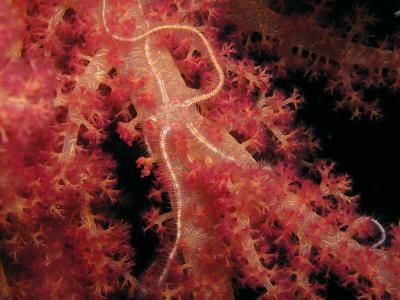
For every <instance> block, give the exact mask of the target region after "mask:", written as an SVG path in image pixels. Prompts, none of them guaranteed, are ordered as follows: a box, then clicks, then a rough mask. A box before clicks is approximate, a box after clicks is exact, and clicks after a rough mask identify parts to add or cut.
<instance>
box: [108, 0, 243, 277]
mask: <svg viewBox="0 0 400 300" xmlns="http://www.w3.org/2000/svg"><path fill="white" fill-rule="evenodd" d="M138 4H139V9H140V11H141V13H143V9H142V5H141V3H140V1H138ZM106 10H107V0H103V6H102V21H103V26H104V28H105V31H106V32H107V33H108V34H109V35H111V37H112V38H113V39H115V40H117V41H120V42H130V43H133V42H138V41H140V40H143V39H144V40H145V45H144V52H145V56H146V59H147V63H148V65H149V67H150V70H151V72H152V74H153V75H154V77H155V78H156V81H157V86H158V90H159V91H158V92H159V93H160V95H161V101H162V106H161V107H160V108H159V109H158V112H157V113H156V114H154V115H150V116H149V117H148V119H149V120H151V121H152V122H159V123H161V125H158V126H159V127H160V128H161V130H160V135H159V148H160V152H161V159H162V161H163V162H164V164H165V166H166V169H167V171H168V173H169V176H170V179H171V183H172V190H173V191H172V193H171V194H173V195H174V197H175V202H176V219H175V221H176V238H175V242H174V245H173V247H172V250H171V251H170V253H169V255H168V259H167V263H166V265H165V268H164V269H163V271H162V273H161V275H160V277H159V279H158V285H161V284H162V283H163V281H164V279H165V277H166V275H167V273H168V269H169V266H170V264H171V261H172V260H173V259H174V257H175V255H176V253H177V251H178V244H179V242H180V240H181V235H182V228H181V221H182V220H181V218H182V203H183V201H184V200H183V199H182V197H183V196H182V195H183V193H182V189H181V184H180V182H179V180H178V176H177V174H176V171H175V168H174V166H173V164H172V162H171V158H170V155H169V153H168V150H167V139H168V136H169V135H170V134H171V131H172V130H173V129H178V130H180V129H187V130H188V131H189V133H190V134H191V135H192V136H193V137H194V138H195V139H196V140H197V142H198V143H200V144H202V145H204V146H205V147H206V148H207V149H208V150H209V151H211V152H212V153H214V154H215V155H218V156H219V157H221V158H222V159H224V160H228V161H235V158H234V157H233V156H231V155H229V154H227V153H225V152H224V151H223V150H221V149H219V147H218V146H216V145H214V144H213V143H211V142H210V141H208V140H207V138H206V137H205V136H203V135H202V134H201V133H200V130H199V129H198V128H197V126H196V124H194V123H193V122H192V121H191V120H189V118H188V115H189V113H188V111H189V110H190V109H193V106H194V104H196V103H199V102H201V101H205V100H207V99H210V98H212V97H214V96H215V95H217V94H218V93H219V91H220V90H221V89H222V86H223V84H224V73H223V70H222V68H221V66H220V65H219V63H218V61H217V59H216V57H215V54H214V52H213V50H212V47H211V45H210V44H209V42H208V41H207V39H206V37H205V36H204V35H203V34H202V33H201V32H200V31H199V30H198V29H197V28H195V27H192V26H187V25H179V24H174V25H162V26H157V27H154V28H151V29H150V25H149V23H148V22H147V21H145V23H146V27H147V31H146V32H145V33H143V34H141V35H139V36H136V37H133V38H126V37H121V36H119V35H117V34H115V33H112V32H111V30H110V29H109V27H108V25H107V20H106ZM170 30H176V31H187V32H190V33H193V34H195V35H196V36H197V37H198V38H199V39H200V41H201V42H202V43H203V45H204V47H205V49H206V52H207V54H208V56H209V58H210V60H211V62H212V64H213V65H214V68H215V70H216V73H217V77H218V83H217V85H216V87H215V88H213V89H212V90H211V91H210V92H208V93H204V94H202V95H198V96H195V97H192V98H189V99H185V100H184V101H182V102H180V103H173V102H172V101H171V99H170V96H169V94H168V92H167V90H166V85H165V84H166V83H165V82H164V79H163V78H162V76H161V74H160V72H159V70H157V68H156V67H155V64H154V59H153V58H152V57H151V54H150V47H149V36H151V35H152V34H154V33H156V32H159V31H170ZM171 124H174V126H171ZM146 144H147V143H146ZM147 147H148V148H150V146H149V145H147ZM148 150H149V151H150V152H151V149H148Z"/></svg>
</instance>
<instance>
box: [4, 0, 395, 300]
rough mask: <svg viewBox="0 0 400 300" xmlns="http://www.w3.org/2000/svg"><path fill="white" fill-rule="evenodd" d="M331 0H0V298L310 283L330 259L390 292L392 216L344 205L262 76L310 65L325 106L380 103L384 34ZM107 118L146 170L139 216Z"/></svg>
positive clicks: (194, 294)
mask: <svg viewBox="0 0 400 300" xmlns="http://www.w3.org/2000/svg"><path fill="white" fill-rule="evenodd" d="M331 4H332V1H329V0H326V1H325V0H322V1H307V2H305V1H302V2H301V5H299V4H298V6H296V5H293V4H292V2H291V1H269V2H268V4H267V3H264V2H263V1H259V0H249V1H239V0H234V1H216V0H199V1H185V0H165V1H164V0H163V1H157V0H151V1H143V0H135V1H123V0H116V1H110V0H97V1H93V0H83V1H72V0H71V1H61V0H51V1H49V0H34V1H24V0H16V1H5V0H0V34H1V35H2V39H1V41H0V62H1V65H2V67H1V70H0V168H1V175H0V297H1V298H2V299H3V298H4V299H235V298H240V297H241V296H240V293H239V292H238V290H240V289H241V288H244V287H245V288H247V289H248V290H250V291H251V293H252V296H251V297H259V299H325V298H326V295H327V293H326V290H327V285H328V283H327V281H328V279H329V278H332V277H335V278H337V281H338V283H339V284H340V285H341V286H342V287H344V288H346V289H348V290H350V291H351V293H352V294H353V296H354V297H357V299H400V288H399V287H400V281H399V279H400V231H399V227H398V226H397V225H395V224H393V225H391V226H390V229H387V228H385V226H383V225H382V224H381V223H380V222H379V221H378V220H376V219H375V218H373V217H371V216H367V215H362V214H360V213H359V211H358V210H357V204H358V201H359V197H358V196H357V195H355V194H354V193H353V192H352V180H351V178H350V177H349V176H348V175H345V174H339V173H338V172H336V170H335V166H336V164H335V163H333V162H331V161H329V160H326V159H323V158H321V154H320V152H321V146H320V144H319V142H318V140H317V139H316V138H315V137H314V134H313V131H312V129H311V128H308V127H307V126H305V125H303V124H299V122H297V119H296V117H297V114H298V112H299V110H300V109H301V107H302V105H304V103H305V102H306V100H307V99H304V98H303V96H302V92H301V90H299V89H298V88H295V87H293V86H290V87H286V88H279V87H278V84H277V82H278V81H279V80H282V79H284V78H286V77H287V76H290V74H289V73H290V72H301V74H303V75H304V76H308V78H309V80H316V79H318V78H321V77H325V78H328V80H327V82H328V83H327V86H326V90H327V92H329V93H331V94H333V95H335V96H336V97H337V99H339V100H338V101H337V102H336V108H338V109H347V110H348V111H349V112H350V115H351V116H350V117H351V118H352V119H357V118H362V117H368V118H370V119H372V120H375V119H378V118H380V117H382V112H381V111H380V108H379V104H378V102H377V101H371V100H370V99H369V98H368V91H367V90H368V89H369V88H374V87H380V88H385V89H387V90H391V92H392V93H395V92H398V90H399V88H400V69H399V64H398V60H399V50H397V49H396V43H397V42H398V40H397V38H396V37H389V38H388V39H386V40H385V41H384V42H382V43H380V44H379V45H378V46H376V47H374V46H371V45H370V44H369V43H368V37H367V34H368V31H367V27H368V26H369V25H370V24H372V22H373V21H374V19H373V17H371V16H370V15H369V14H367V13H366V11H365V9H364V8H361V7H358V8H357V9H356V11H355V13H354V14H353V15H352V16H348V17H347V19H346V20H345V21H343V22H344V23H345V25H346V26H343V28H344V29H343V31H342V32H340V31H339V30H338V29H335V28H336V27H335V26H334V25H333V24H328V22H327V20H328V19H329V18H328V17H327V16H326V14H327V11H329V9H330V6H331ZM110 136H116V138H117V139H118V142H120V144H125V145H124V147H126V148H129V149H131V150H132V149H133V151H134V152H135V155H136V157H137V160H136V161H135V162H132V164H133V163H135V164H136V167H137V169H138V170H139V172H140V175H139V177H140V178H138V179H137V181H138V182H136V183H135V182H132V183H128V184H132V185H140V184H141V183H140V182H142V181H140V180H143V182H145V180H148V181H151V189H150V190H148V191H146V196H147V198H148V200H149V201H148V205H147V207H148V209H147V210H144V211H139V212H138V211H135V212H132V211H127V212H126V214H128V215H132V218H133V216H134V215H139V214H140V215H141V220H140V221H136V222H133V221H130V222H129V223H128V222H126V221H125V220H123V218H121V215H120V214H119V213H118V212H117V209H116V208H118V207H120V209H121V207H124V202H125V204H127V203H128V204H129V203H131V202H135V201H137V200H136V199H131V198H129V197H127V196H126V195H124V193H123V192H121V190H122V191H123V190H124V187H123V184H122V182H123V181H124V179H123V178H122V177H123V176H124V174H122V175H121V174H118V173H117V169H118V168H121V166H120V165H118V163H117V162H116V161H117V160H118V158H116V157H113V156H112V155H111V154H110V153H108V152H107V150H106V148H107V147H106V145H107V144H108V143H109V140H110ZM125 175H126V174H125ZM137 198H139V195H138V196H137ZM128 207H129V205H128ZM122 209H123V208H122ZM128 220H129V218H128ZM129 224H135V226H141V228H139V230H140V231H142V235H147V234H149V233H150V232H152V233H151V234H152V235H153V236H155V237H156V238H157V250H156V252H157V253H156V255H155V257H154V259H153V260H152V262H151V263H148V264H147V265H146V263H143V262H141V261H138V260H137V259H135V253H136V252H139V251H143V247H145V246H143V245H142V244H140V242H138V241H136V240H135V239H134V238H132V236H133V234H132V232H133V231H134V230H136V229H135V228H132V226H131V225H129ZM144 251H147V249H144ZM138 264H139V265H145V266H144V268H143V270H139V269H137V267H136V265H138ZM243 297H245V296H243ZM248 297H250V296H248Z"/></svg>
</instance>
